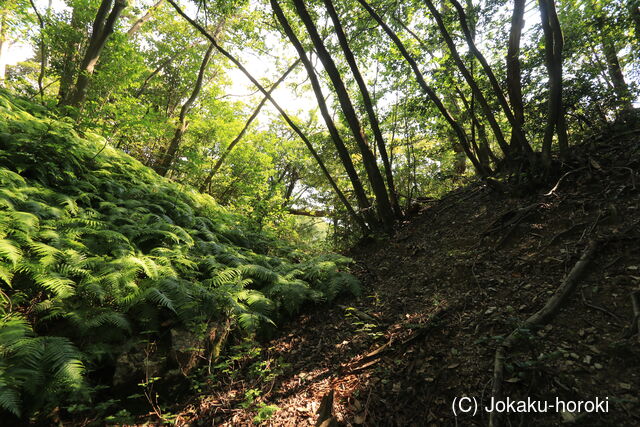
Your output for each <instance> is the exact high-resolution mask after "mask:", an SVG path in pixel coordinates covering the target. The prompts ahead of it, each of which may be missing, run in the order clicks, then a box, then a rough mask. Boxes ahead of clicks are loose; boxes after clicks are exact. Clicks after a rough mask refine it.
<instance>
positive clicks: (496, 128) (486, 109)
mask: <svg viewBox="0 0 640 427" xmlns="http://www.w3.org/2000/svg"><path fill="white" fill-rule="evenodd" d="M424 3H425V4H426V5H427V8H428V9H429V11H430V12H431V15H433V18H434V19H435V20H436V23H437V25H438V29H439V30H440V34H441V35H442V38H443V39H444V41H445V43H446V44H447V46H448V47H449V51H450V52H451V56H452V57H453V60H454V62H455V63H456V65H457V66H458V70H459V71H460V73H461V74H462V76H463V77H464V79H465V80H466V82H467V84H468V85H469V87H470V88H471V90H472V92H473V93H474V95H475V97H476V98H477V100H478V102H479V103H480V106H481V107H482V112H483V113H484V116H485V118H486V119H487V121H488V122H489V125H490V126H491V129H492V130H493V133H494V135H495V137H496V141H497V142H498V145H499V146H500V148H501V149H502V152H503V153H504V154H505V156H508V154H509V146H508V144H507V142H506V141H505V139H504V135H503V133H502V129H501V128H500V125H499V124H498V121H497V120H496V118H495V115H494V114H493V111H491V107H490V106H489V103H488V102H487V99H486V98H485V97H484V94H483V93H482V91H481V90H480V88H479V87H478V84H477V82H476V81H475V79H474V78H473V76H472V75H471V73H469V70H468V69H467V67H466V65H464V62H463V61H462V59H461V58H460V55H459V54H458V49H457V48H456V45H455V43H454V42H453V40H452V39H451V35H450V34H449V31H448V30H447V28H446V26H445V25H444V21H443V20H442V15H441V14H440V12H438V10H437V9H436V7H435V6H434V4H433V2H432V1H431V0H424Z"/></svg>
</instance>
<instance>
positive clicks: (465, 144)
mask: <svg viewBox="0 0 640 427" xmlns="http://www.w3.org/2000/svg"><path fill="white" fill-rule="evenodd" d="M358 3H360V4H361V5H362V7H363V8H364V9H365V10H366V11H367V12H368V13H369V15H370V16H371V17H372V18H373V19H374V20H375V21H376V22H377V23H378V25H380V27H381V28H382V29H383V30H384V32H385V33H386V34H387V36H389V38H390V39H391V40H392V41H393V43H394V44H395V45H396V47H397V48H398V50H399V51H400V54H401V55H402V57H403V58H404V59H405V61H407V63H408V64H409V66H410V67H411V70H412V71H413V73H414V75H415V77H416V80H417V81H418V84H419V85H420V88H421V89H422V90H423V91H424V92H425V93H426V95H427V97H428V98H429V99H430V100H431V102H433V103H434V104H435V106H436V108H437V109H438V111H439V112H440V114H442V116H443V117H444V119H445V120H446V122H447V123H448V124H449V126H451V127H452V128H453V131H454V133H455V134H456V137H457V138H458V141H459V142H460V145H462V148H463V149H464V152H465V154H466V155H467V157H468V158H469V160H471V163H472V164H473V166H474V168H475V169H476V171H477V172H478V174H479V175H480V176H487V175H488V174H489V172H488V171H487V170H485V168H484V167H483V166H482V165H481V164H480V162H479V161H478V158H477V157H476V156H475V155H474V154H473V153H472V152H471V147H470V145H469V141H468V139H467V135H466V134H465V132H464V129H462V126H460V124H459V123H458V122H457V121H456V120H455V119H454V118H453V117H452V116H451V114H450V113H449V111H447V109H446V107H445V106H444V104H443V103H442V100H441V99H440V98H439V97H438V95H437V94H436V92H435V91H434V90H433V89H432V88H431V87H430V86H429V85H428V84H427V82H426V80H425V78H424V76H423V75H422V72H421V71H420V68H419V67H418V64H417V63H416V61H415V59H413V57H412V56H411V55H410V54H409V52H408V51H407V48H406V47H405V46H404V43H402V41H401V40H400V38H399V37H398V36H397V35H396V33H394V32H393V30H392V29H391V28H390V27H389V26H388V25H387V24H386V23H385V22H384V21H383V20H382V18H381V17H380V15H378V14H377V13H376V12H375V10H373V8H372V7H371V6H370V5H369V3H367V2H366V1H365V0H358Z"/></svg>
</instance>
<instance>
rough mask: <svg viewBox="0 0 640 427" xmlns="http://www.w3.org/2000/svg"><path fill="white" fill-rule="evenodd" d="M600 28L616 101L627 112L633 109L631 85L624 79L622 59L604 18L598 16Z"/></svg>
mask: <svg viewBox="0 0 640 427" xmlns="http://www.w3.org/2000/svg"><path fill="white" fill-rule="evenodd" d="M596 23H597V26H598V30H599V32H600V41H601V43H602V52H603V53H604V57H605V59H606V61H607V71H608V73H609V77H610V78H611V83H612V84H613V89H614V91H615V93H616V103H617V106H618V108H619V109H620V110H621V112H622V113H623V114H624V113H625V112H628V111H631V110H632V109H633V104H632V103H631V101H632V97H631V91H630V90H629V85H627V82H626V81H625V80H624V74H623V73H622V67H621V66H620V60H619V59H618V52H617V51H616V47H615V43H614V42H613V40H611V38H610V37H609V35H608V34H606V29H605V25H604V18H602V17H598V18H597V19H596Z"/></svg>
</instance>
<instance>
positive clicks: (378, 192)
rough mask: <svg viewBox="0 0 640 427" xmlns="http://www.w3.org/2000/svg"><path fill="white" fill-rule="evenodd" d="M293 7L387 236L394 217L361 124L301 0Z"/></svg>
mask: <svg viewBox="0 0 640 427" xmlns="http://www.w3.org/2000/svg"><path fill="white" fill-rule="evenodd" d="M293 5H294V6H295V8H296V11H297V13H298V16H299V17H300V19H301V20H302V22H303V23H304V25H305V27H306V29H307V32H308V33H309V36H310V38H311V41H312V42H313V45H314V47H315V49H316V53H317V54H318V57H319V58H320V61H321V62H322V65H323V66H324V69H325V71H326V72H327V74H328V75H329V78H330V80H331V83H332V84H333V87H334V89H335V91H336V95H337V96H338V101H339V103H340V107H341V109H342V112H343V113H344V116H345V119H346V120H347V124H348V125H349V128H350V129H351V133H352V134H353V137H354V139H355V141H356V144H357V146H358V148H359V150H360V154H361V155H362V163H363V165H364V168H365V170H366V171H367V176H368V177H369V183H370V184H371V189H372V190H373V193H374V194H375V197H376V202H377V203H376V210H377V212H378V216H379V217H380V220H381V221H382V224H383V227H384V229H385V230H386V231H388V232H390V231H391V230H392V229H393V224H394V222H395V217H394V214H393V209H392V208H391V203H390V201H389V194H388V193H387V188H386V187H385V184H384V179H383V178H382V174H381V173H380V169H378V165H377V162H376V159H375V157H374V155H373V153H372V152H371V149H370V148H369V146H368V144H367V142H366V141H365V134H364V130H363V129H362V126H361V125H360V121H359V120H358V116H357V114H356V112H355V109H354V107H353V104H352V102H351V98H350V97H349V93H348V91H347V88H346V87H345V85H344V82H343V80H342V77H341V76H340V72H339V71H338V67H337V66H336V64H335V62H334V61H333V58H332V57H331V54H330V53H329V52H328V51H327V49H326V47H325V46H324V43H323V41H322V38H321V37H320V34H319V33H318V30H317V28H316V26H315V24H314V23H313V20H312V19H311V16H310V15H309V12H308V11H307V8H306V6H305V5H304V2H303V0H293Z"/></svg>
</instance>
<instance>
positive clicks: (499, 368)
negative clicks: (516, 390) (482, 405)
mask: <svg viewBox="0 0 640 427" xmlns="http://www.w3.org/2000/svg"><path fill="white" fill-rule="evenodd" d="M597 247H598V241H591V242H590V243H589V244H588V245H587V247H586V248H585V250H584V252H582V255H581V256H580V259H579V260H578V262H576V264H575V265H574V266H573V268H572V269H571V271H570V272H569V274H568V275H567V277H566V278H565V279H564V281H563V283H562V284H561V285H560V287H559V288H558V289H557V290H556V292H555V293H554V294H553V296H552V297H551V298H549V300H548V301H547V303H546V304H545V305H544V307H542V308H541V309H540V310H538V311H537V312H535V313H534V314H533V315H531V316H530V317H529V318H528V319H527V320H525V321H524V322H523V323H522V325H520V326H519V327H518V328H516V329H515V330H514V331H513V332H511V333H510V334H509V335H508V336H507V338H506V339H505V340H504V341H503V342H502V344H500V345H499V346H498V348H497V349H496V355H495V358H494V363H493V387H492V396H493V398H494V399H496V400H499V399H500V396H501V392H502V380H503V377H504V361H505V356H506V354H507V352H508V351H509V350H510V349H511V347H512V346H513V345H514V344H515V343H516V341H517V340H518V338H519V337H520V335H521V331H522V329H530V328H535V327H540V326H544V325H545V324H547V323H549V321H551V319H553V318H554V317H555V315H556V314H558V312H559V311H560V308H561V307H562V305H563V304H564V303H565V302H566V301H567V300H568V299H569V297H570V296H571V294H572V293H573V291H575V289H576V287H577V285H578V280H579V279H580V277H581V276H582V275H583V274H584V272H585V270H586V268H587V265H588V264H589V262H590V261H591V259H592V258H593V255H594V254H595V252H596V249H597ZM499 415H500V414H499V413H498V412H497V411H494V412H491V413H490V415H489V427H497V426H498V425H499V422H500V419H499Z"/></svg>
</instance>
